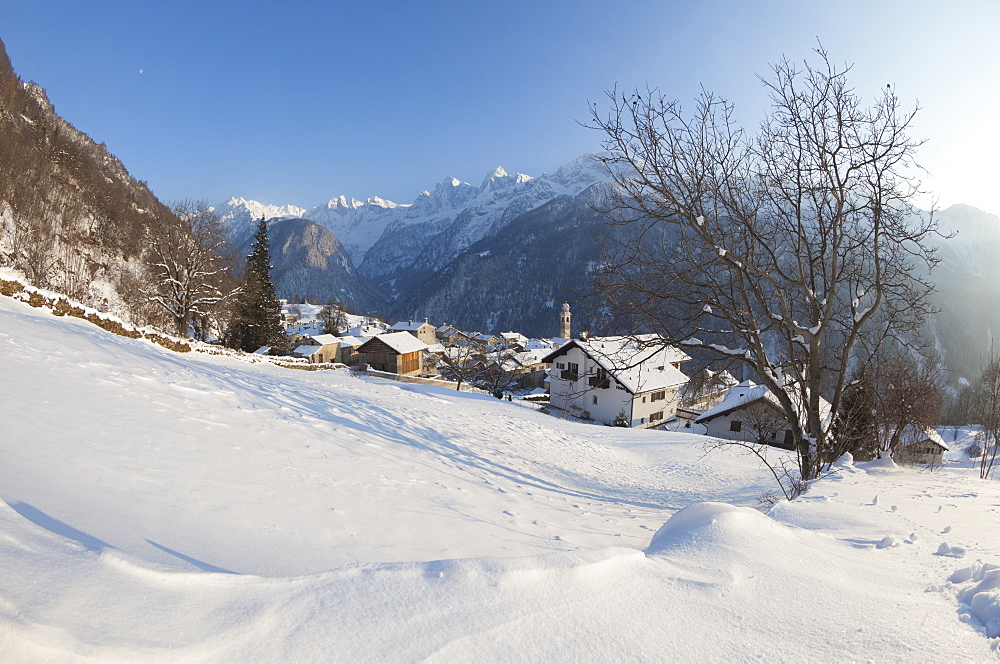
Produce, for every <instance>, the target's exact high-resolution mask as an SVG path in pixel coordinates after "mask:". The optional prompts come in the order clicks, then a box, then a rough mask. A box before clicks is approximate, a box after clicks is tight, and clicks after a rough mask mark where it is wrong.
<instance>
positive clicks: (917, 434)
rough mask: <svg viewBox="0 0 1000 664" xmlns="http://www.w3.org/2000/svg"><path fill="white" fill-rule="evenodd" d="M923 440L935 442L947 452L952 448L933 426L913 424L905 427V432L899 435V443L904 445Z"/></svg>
mask: <svg viewBox="0 0 1000 664" xmlns="http://www.w3.org/2000/svg"><path fill="white" fill-rule="evenodd" d="M923 442H931V443H934V444H935V445H937V446H938V447H940V448H941V449H943V450H944V451H946V452H948V451H950V450H951V448H950V447H948V445H947V444H946V443H945V442H944V439H943V438H942V437H941V434H939V433H938V432H937V431H935V430H934V429H932V428H931V427H919V426H917V425H914V424H911V425H909V426H907V427H904V428H903V432H902V433H901V434H900V436H899V444H900V445H902V446H906V445H915V444H917V443H923Z"/></svg>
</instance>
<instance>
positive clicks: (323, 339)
mask: <svg viewBox="0 0 1000 664" xmlns="http://www.w3.org/2000/svg"><path fill="white" fill-rule="evenodd" d="M309 338H310V339H312V340H313V342H314V343H317V344H319V345H320V346H326V345H327V344H339V343H340V337H337V336H334V335H332V334H315V335H313V336H311V337H309Z"/></svg>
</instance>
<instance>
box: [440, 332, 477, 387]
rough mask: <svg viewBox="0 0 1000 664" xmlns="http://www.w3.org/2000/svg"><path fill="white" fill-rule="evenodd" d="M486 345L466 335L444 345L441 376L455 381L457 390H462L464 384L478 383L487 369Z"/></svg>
mask: <svg viewBox="0 0 1000 664" xmlns="http://www.w3.org/2000/svg"><path fill="white" fill-rule="evenodd" d="M485 354H486V345H485V344H484V343H483V342H481V341H479V340H477V339H474V338H469V337H466V336H465V335H457V337H456V338H455V339H454V340H453V341H450V342H448V343H446V344H444V353H443V354H442V355H441V375H442V376H443V377H444V378H447V379H448V380H452V381H455V382H456V383H457V385H456V386H455V389H458V390H460V389H462V383H465V382H469V383H473V384H475V383H476V379H477V378H479V377H480V376H482V374H483V371H484V369H485V361H484V356H485Z"/></svg>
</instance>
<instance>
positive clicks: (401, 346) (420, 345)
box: [359, 332, 427, 355]
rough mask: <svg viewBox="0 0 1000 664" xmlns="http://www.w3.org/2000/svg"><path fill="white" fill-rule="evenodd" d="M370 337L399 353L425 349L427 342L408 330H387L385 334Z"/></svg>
mask: <svg viewBox="0 0 1000 664" xmlns="http://www.w3.org/2000/svg"><path fill="white" fill-rule="evenodd" d="M372 339H378V340H380V341H381V342H382V343H384V344H385V345H386V346H388V347H389V348H391V349H393V350H394V351H396V352H397V353H399V354H400V355H403V354H406V353H414V352H416V351H418V350H427V344H425V343H424V342H423V341H421V340H420V339H417V338H416V337H415V336H413V335H412V334H410V333H409V332H387V333H385V334H380V335H378V336H376V337H372ZM369 341H371V339H369ZM366 343H367V342H366ZM363 345H364V344H362V346H363ZM359 350H360V349H359Z"/></svg>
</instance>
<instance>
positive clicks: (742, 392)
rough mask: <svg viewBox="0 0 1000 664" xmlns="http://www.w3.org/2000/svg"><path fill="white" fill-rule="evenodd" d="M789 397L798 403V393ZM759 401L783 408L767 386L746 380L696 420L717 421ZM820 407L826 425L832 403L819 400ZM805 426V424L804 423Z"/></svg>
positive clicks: (731, 389) (730, 390) (700, 421)
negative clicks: (765, 401)
mask: <svg viewBox="0 0 1000 664" xmlns="http://www.w3.org/2000/svg"><path fill="white" fill-rule="evenodd" d="M788 394H789V396H790V397H791V398H792V402H793V403H797V402H798V393H797V392H795V391H793V390H789V391H788ZM758 399H766V400H767V401H768V402H770V403H771V404H772V405H774V406H776V407H777V408H781V404H780V403H779V402H778V398H777V397H775V396H774V395H773V394H771V391H770V390H768V389H767V386H766V385H757V384H756V383H754V382H753V381H749V380H745V381H743V382H742V383H740V384H739V385H736V386H734V387H731V388H729V392H728V393H727V394H726V398H725V399H723V400H722V401H721V402H720V403H719V404H718V405H716V406H715V407H713V408H709V409H708V410H706V411H705V412H704V413H702V414H701V415H699V416H698V418H697V419H696V420H695V422H697V423H703V422H707V421H709V420H712V419H715V418H716V417H720V416H722V415H725V414H727V413H729V412H731V411H734V410H737V409H739V408H743V407H744V406H746V405H748V404H750V403H751V402H754V401H757V400H758ZM819 407H820V417H821V419H822V420H823V422H824V424H826V423H827V421H828V420H829V418H830V410H831V406H830V402H829V401H827V400H826V399H824V398H823V397H820V398H819ZM803 424H805V423H804V422H803Z"/></svg>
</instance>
